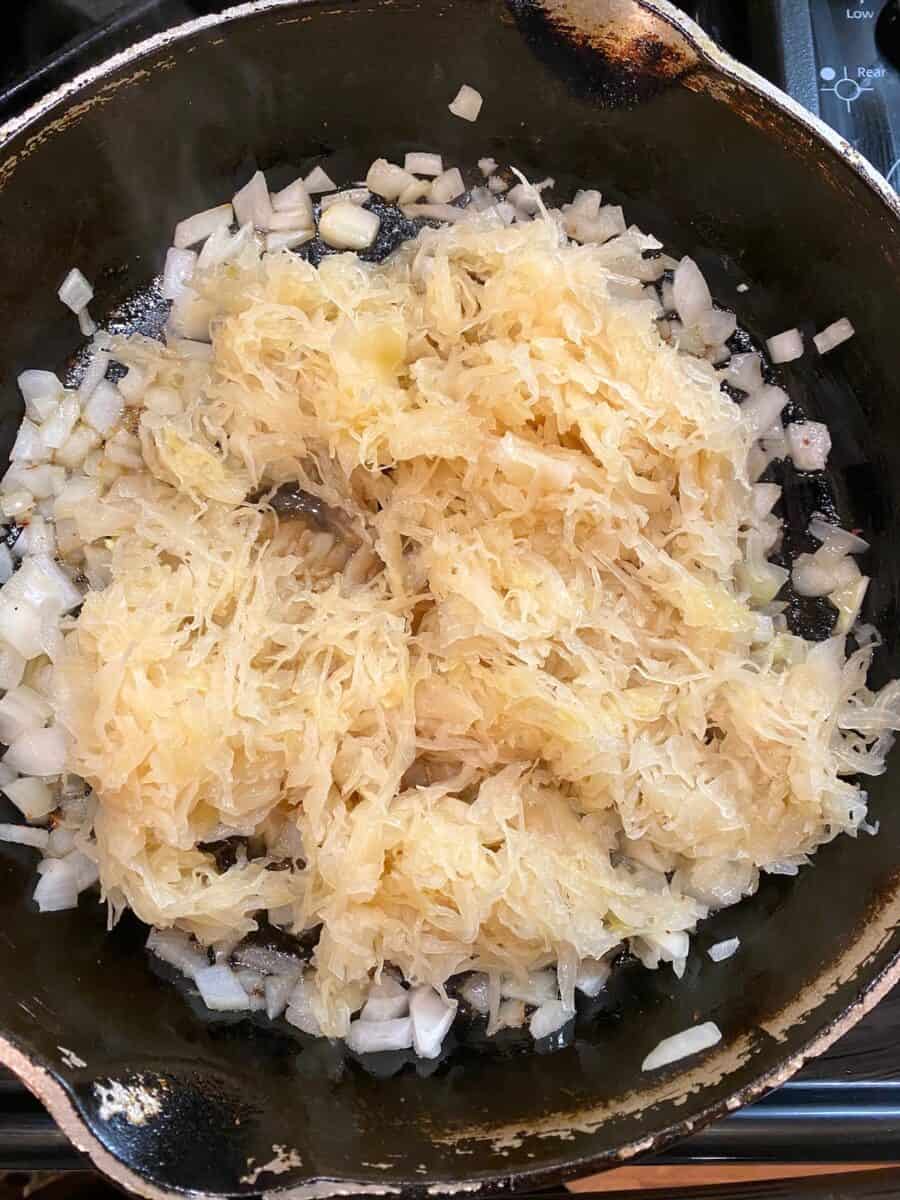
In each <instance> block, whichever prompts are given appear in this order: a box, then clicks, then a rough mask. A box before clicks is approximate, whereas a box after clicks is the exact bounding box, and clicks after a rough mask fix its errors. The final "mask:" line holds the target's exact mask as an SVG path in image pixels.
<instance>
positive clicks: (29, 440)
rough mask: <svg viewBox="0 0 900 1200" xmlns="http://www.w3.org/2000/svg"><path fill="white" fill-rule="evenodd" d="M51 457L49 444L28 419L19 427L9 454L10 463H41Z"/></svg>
mask: <svg viewBox="0 0 900 1200" xmlns="http://www.w3.org/2000/svg"><path fill="white" fill-rule="evenodd" d="M49 457H50V453H49V450H48V448H47V442H46V440H45V439H44V436H43V434H42V432H41V430H40V429H38V427H37V425H35V423H34V422H33V421H30V420H29V419H28V417H25V418H24V419H23V421H22V424H21V425H20V426H19V432H18V433H17V434H16V440H15V441H14V442H13V447H12V450H10V452H9V461H10V462H14V463H41V462H46V461H47V459H48V458H49Z"/></svg>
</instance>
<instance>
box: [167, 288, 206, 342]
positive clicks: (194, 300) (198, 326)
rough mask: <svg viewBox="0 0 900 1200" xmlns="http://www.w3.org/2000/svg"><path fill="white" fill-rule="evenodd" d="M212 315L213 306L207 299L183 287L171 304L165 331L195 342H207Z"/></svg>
mask: <svg viewBox="0 0 900 1200" xmlns="http://www.w3.org/2000/svg"><path fill="white" fill-rule="evenodd" d="M212 316H213V308H212V305H211V303H210V302H209V300H206V299H204V298H203V297H201V296H198V295H197V293H196V292H194V291H192V290H191V289H190V288H185V290H184V292H183V293H182V294H181V295H180V296H179V297H178V299H177V300H176V301H175V302H174V303H173V305H172V311H171V312H170V313H169V321H168V325H167V332H168V333H169V334H174V335H175V337H181V338H189V339H190V340H191V341H195V342H208V341H209V323H210V321H211V320H212Z"/></svg>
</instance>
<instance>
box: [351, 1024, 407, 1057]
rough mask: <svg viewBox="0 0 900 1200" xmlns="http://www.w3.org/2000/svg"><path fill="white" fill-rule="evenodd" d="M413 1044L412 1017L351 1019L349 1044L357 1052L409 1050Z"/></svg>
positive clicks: (375, 1052)
mask: <svg viewBox="0 0 900 1200" xmlns="http://www.w3.org/2000/svg"><path fill="white" fill-rule="evenodd" d="M412 1044H413V1023H412V1018H411V1017H397V1018H396V1020H393V1021H361V1020H360V1021H351V1022H350V1028H349V1030H348V1032H347V1046H348V1048H349V1049H350V1050H353V1051H354V1052H355V1053H356V1054H377V1053H378V1052H379V1051H380V1050H408V1049H409V1048H410V1047H411V1046H412Z"/></svg>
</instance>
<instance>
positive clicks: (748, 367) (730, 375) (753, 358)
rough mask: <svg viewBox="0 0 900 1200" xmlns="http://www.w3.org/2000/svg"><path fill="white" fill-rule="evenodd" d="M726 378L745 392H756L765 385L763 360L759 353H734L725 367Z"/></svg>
mask: <svg viewBox="0 0 900 1200" xmlns="http://www.w3.org/2000/svg"><path fill="white" fill-rule="evenodd" d="M725 379H726V380H727V382H728V383H730V384H731V386H732V387H736V388H740V389H741V391H743V392H755V391H757V390H758V389H759V388H761V387H762V386H763V377H762V360H761V359H760V357H759V355H758V354H732V356H731V361H730V362H729V364H728V366H727V367H726V368H725Z"/></svg>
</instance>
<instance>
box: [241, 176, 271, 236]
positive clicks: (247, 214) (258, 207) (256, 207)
mask: <svg viewBox="0 0 900 1200" xmlns="http://www.w3.org/2000/svg"><path fill="white" fill-rule="evenodd" d="M231 203H232V206H233V207H234V218H235V220H236V221H237V223H238V225H248V224H249V225H253V226H254V227H255V228H256V229H259V230H261V231H262V232H265V231H266V230H267V229H268V228H269V221H270V220H271V217H272V200H271V198H270V196H269V188H268V185H267V184H266V177H265V175H263V173H262V171H257V172H256V174H255V175H254V176H253V177H252V178H251V179H250V181H249V182H248V183H245V184H244V186H243V187H242V188H241V189H240V190H239V191H237V192H235V194H234V197H233V198H232V201H231Z"/></svg>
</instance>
